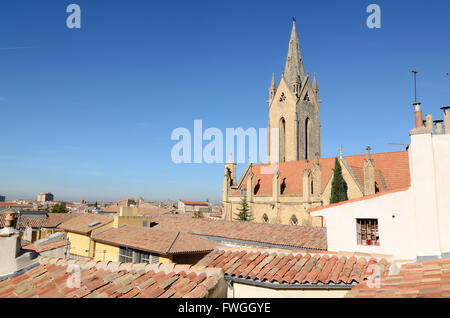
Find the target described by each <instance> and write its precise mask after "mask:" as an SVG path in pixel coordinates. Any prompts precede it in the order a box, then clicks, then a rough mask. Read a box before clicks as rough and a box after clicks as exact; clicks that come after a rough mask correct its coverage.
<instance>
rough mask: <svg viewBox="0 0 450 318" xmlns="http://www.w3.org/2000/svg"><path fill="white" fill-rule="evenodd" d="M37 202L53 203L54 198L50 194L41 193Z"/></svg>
mask: <svg viewBox="0 0 450 318" xmlns="http://www.w3.org/2000/svg"><path fill="white" fill-rule="evenodd" d="M37 200H38V202H48V201H53V200H54V197H53V194H51V193H50V192H41V193H39V194H38V197H37Z"/></svg>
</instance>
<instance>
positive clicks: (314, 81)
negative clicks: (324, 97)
mask: <svg viewBox="0 0 450 318" xmlns="http://www.w3.org/2000/svg"><path fill="white" fill-rule="evenodd" d="M312 88H313V91H314V93H316V94H317V93H318V92H319V85H318V84H317V79H316V73H314V78H313V83H312Z"/></svg>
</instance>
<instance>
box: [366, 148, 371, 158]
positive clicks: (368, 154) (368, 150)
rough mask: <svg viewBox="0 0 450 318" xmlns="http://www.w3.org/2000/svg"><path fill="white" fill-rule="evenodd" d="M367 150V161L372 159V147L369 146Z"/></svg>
mask: <svg viewBox="0 0 450 318" xmlns="http://www.w3.org/2000/svg"><path fill="white" fill-rule="evenodd" d="M366 150H367V159H370V150H372V148H370V146H367V147H366Z"/></svg>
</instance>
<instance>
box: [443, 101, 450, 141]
mask: <svg viewBox="0 0 450 318" xmlns="http://www.w3.org/2000/svg"><path fill="white" fill-rule="evenodd" d="M441 109H442V110H443V111H444V129H445V134H446V135H450V106H444V107H441Z"/></svg>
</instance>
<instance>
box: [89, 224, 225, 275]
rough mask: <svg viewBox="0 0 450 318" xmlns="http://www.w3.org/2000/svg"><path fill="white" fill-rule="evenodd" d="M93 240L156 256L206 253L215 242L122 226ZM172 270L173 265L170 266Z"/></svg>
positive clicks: (138, 227) (165, 231)
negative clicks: (155, 254) (147, 252)
mask: <svg viewBox="0 0 450 318" xmlns="http://www.w3.org/2000/svg"><path fill="white" fill-rule="evenodd" d="M92 239H93V240H95V241H99V242H103V243H109V244H113V245H117V246H127V247H132V248H136V249H140V250H144V251H149V252H155V253H158V254H163V255H168V254H185V253H206V252H210V251H212V250H213V249H214V248H215V247H216V246H217V242H215V241H213V240H210V239H207V238H203V237H198V236H195V235H191V234H187V233H180V232H176V231H168V230H161V229H158V228H148V227H142V226H130V225H126V226H122V227H120V228H112V229H109V230H106V231H104V232H101V233H99V234H96V235H94V236H93V237H92ZM171 266H172V268H173V266H174V265H173V264H172V265H171Z"/></svg>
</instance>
